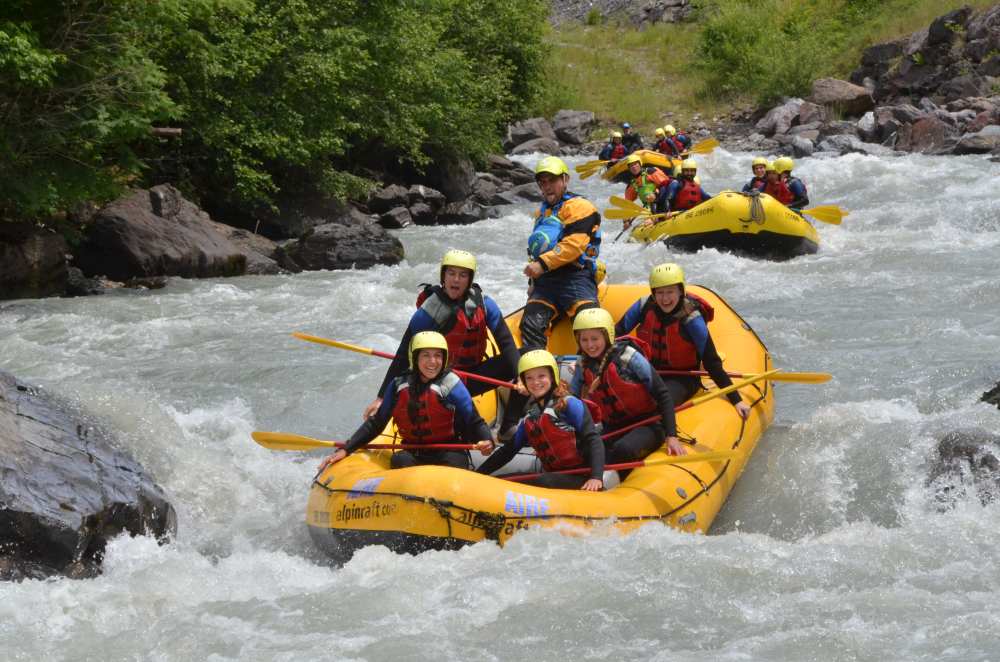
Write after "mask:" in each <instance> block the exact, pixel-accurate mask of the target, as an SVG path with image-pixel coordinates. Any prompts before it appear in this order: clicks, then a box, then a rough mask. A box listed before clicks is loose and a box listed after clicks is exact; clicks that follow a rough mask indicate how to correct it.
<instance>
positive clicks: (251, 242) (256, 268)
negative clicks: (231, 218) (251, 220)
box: [212, 221, 285, 276]
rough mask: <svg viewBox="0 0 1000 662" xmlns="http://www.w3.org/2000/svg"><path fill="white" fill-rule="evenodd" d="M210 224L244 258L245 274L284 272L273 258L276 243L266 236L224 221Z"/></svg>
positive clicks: (275, 255)
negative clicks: (235, 226)
mask: <svg viewBox="0 0 1000 662" xmlns="http://www.w3.org/2000/svg"><path fill="white" fill-rule="evenodd" d="M212 225H213V226H214V227H215V229H216V231H217V232H218V233H219V234H221V235H222V236H223V237H225V238H226V239H228V240H229V241H231V242H232V244H233V245H234V246H236V248H237V249H238V250H239V251H241V252H242V253H243V255H244V257H245V258H246V264H247V268H246V272H245V273H246V274H247V275H248V276H266V275H271V274H280V273H284V272H285V269H282V268H281V266H280V265H279V264H278V262H277V260H276V259H275V258H276V257H277V254H278V244H276V243H275V242H273V241H271V240H270V239H268V238H267V237H264V236H262V235H259V234H254V233H253V232H250V231H249V230H244V229H243V228H234V227H233V226H231V225H226V224H224V223H215V222H214V221H213V223H212Z"/></svg>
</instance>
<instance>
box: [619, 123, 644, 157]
mask: <svg viewBox="0 0 1000 662" xmlns="http://www.w3.org/2000/svg"><path fill="white" fill-rule="evenodd" d="M622 144H623V145H625V151H626V152H627V153H628V154H631V153H632V152H634V151H635V150H637V149H642V136H640V135H639V133H638V132H636V131H633V130H632V125H631V124H629V123H628V122H623V123H622Z"/></svg>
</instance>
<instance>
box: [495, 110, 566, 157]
mask: <svg viewBox="0 0 1000 662" xmlns="http://www.w3.org/2000/svg"><path fill="white" fill-rule="evenodd" d="M540 138H546V139H548V140H551V141H553V142H555V141H556V140H557V136H556V132H555V130H554V129H553V128H552V125H551V124H549V121H548V120H547V119H545V118H544V117H530V118H528V119H526V120H521V121H520V122H515V123H514V124H510V125H508V126H507V136H506V138H504V141H503V148H504V150H505V151H507V152H510V151H511V150H512V149H514V148H515V147H517V146H518V145H520V144H522V143H526V142H528V141H530V140H538V139H540Z"/></svg>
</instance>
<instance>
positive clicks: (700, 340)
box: [682, 316, 743, 405]
mask: <svg viewBox="0 0 1000 662" xmlns="http://www.w3.org/2000/svg"><path fill="white" fill-rule="evenodd" d="M682 333H683V334H684V335H685V336H687V338H688V340H690V341H691V342H692V343H694V346H695V348H696V349H697V351H698V357H699V358H700V359H701V364H702V365H703V366H704V367H705V370H706V371H707V372H708V374H709V376H710V377H711V378H712V381H713V382H715V385H716V386H718V387H719V388H726V387H727V386H730V385H731V384H732V383H733V380H732V379H730V378H729V375H727V374H726V370H725V368H723V367H722V358H721V357H720V356H719V352H718V351H717V350H716V349H715V342H713V341H712V336H711V334H709V332H708V325H707V324H705V318H704V317H701V316H697V317H692V318H691V319H689V320H688V321H687V322H685V323H684V327H683V331H682ZM726 399H728V400H729V402H731V403H732V404H734V405H735V404H738V403H739V402H740V401H741V400H742V399H743V398H742V397H740V394H739V393H737V392H736V391H733V392H732V393H727V394H726Z"/></svg>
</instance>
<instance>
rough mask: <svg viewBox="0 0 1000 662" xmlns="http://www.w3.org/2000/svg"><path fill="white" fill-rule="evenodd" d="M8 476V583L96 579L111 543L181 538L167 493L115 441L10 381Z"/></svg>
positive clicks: (4, 495) (2, 566)
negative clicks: (57, 578)
mask: <svg viewBox="0 0 1000 662" xmlns="http://www.w3.org/2000/svg"><path fill="white" fill-rule="evenodd" d="M0 475H3V481H0V504H2V507H0V579H4V580H12V579H13V580H19V579H24V578H43V577H47V576H50V575H66V576H70V577H91V576H94V575H95V574H97V573H99V572H100V564H101V561H102V559H103V554H104V549H105V546H106V545H107V542H108V541H109V540H110V539H111V538H113V537H115V536H117V535H119V534H121V533H128V534H129V535H133V536H139V535H152V536H154V537H156V538H157V539H159V540H160V541H166V540H168V539H169V538H170V537H172V536H173V535H174V534H175V533H176V530H177V515H176V513H175V512H174V508H173V506H172V505H171V504H170V502H169V501H168V500H167V498H166V495H165V494H164V491H163V489H162V488H161V487H159V486H158V485H157V484H156V483H155V481H154V479H153V478H152V477H151V476H150V475H149V474H148V473H147V472H146V471H145V470H144V469H143V468H142V466H140V465H139V464H138V463H137V462H136V461H135V460H134V459H132V458H131V457H130V456H129V455H128V454H127V453H125V452H124V451H122V450H121V449H120V447H118V444H117V443H116V441H115V440H114V439H113V437H112V436H111V435H110V434H109V433H108V432H106V431H105V430H103V429H102V428H101V427H100V426H97V425H95V424H94V423H93V422H91V421H89V420H88V419H87V417H86V416H85V415H84V414H82V413H80V412H78V411H76V410H75V409H74V408H73V407H71V406H69V405H67V404H66V403H64V402H61V401H59V400H58V399H56V398H53V397H51V396H50V395H48V394H46V393H45V392H44V391H42V390H40V389H37V388H33V387H31V386H29V385H27V384H24V383H22V382H20V381H18V380H17V379H15V378H14V377H13V376H12V375H10V374H8V373H5V372H0Z"/></svg>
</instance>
